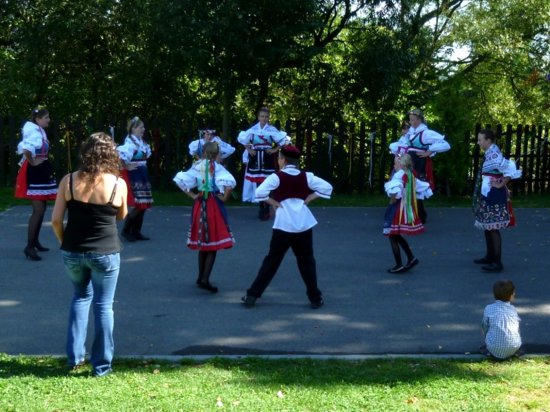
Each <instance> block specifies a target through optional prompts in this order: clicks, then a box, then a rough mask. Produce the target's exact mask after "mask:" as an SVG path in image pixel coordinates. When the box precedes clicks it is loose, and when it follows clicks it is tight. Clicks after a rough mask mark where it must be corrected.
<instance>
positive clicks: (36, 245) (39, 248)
mask: <svg viewBox="0 0 550 412" xmlns="http://www.w3.org/2000/svg"><path fill="white" fill-rule="evenodd" d="M34 248H35V249H36V250H38V251H39V252H47V251H48V250H50V248H49V247H45V246H42V245H41V244H40V242H36V243H35V244H34Z"/></svg>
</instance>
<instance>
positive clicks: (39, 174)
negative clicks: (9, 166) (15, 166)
mask: <svg viewBox="0 0 550 412" xmlns="http://www.w3.org/2000/svg"><path fill="white" fill-rule="evenodd" d="M15 197H16V198H18V199H30V200H55V198H56V197H57V181H56V179H55V175H54V172H53V167H52V165H51V163H50V161H49V160H47V159H46V160H44V161H43V162H42V163H40V164H39V165H38V166H29V162H28V161H27V160H25V161H24V162H23V164H22V165H21V167H20V168H19V172H18V173H17V179H16V181H15Z"/></svg>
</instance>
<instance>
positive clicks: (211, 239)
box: [187, 193, 235, 252]
mask: <svg viewBox="0 0 550 412" xmlns="http://www.w3.org/2000/svg"><path fill="white" fill-rule="evenodd" d="M234 244H235V239H234V238H233V233H231V228H230V227H229V223H228V220H227V212H226V210H225V206H224V204H223V202H222V201H221V200H220V199H219V198H218V197H217V196H215V195H213V194H212V193H210V194H209V196H208V198H207V199H204V198H203V196H202V195H201V196H199V197H197V199H195V202H194V203H193V211H192V213H191V227H190V228H189V232H188V234H187V246H188V247H189V248H190V249H193V250H201V251H205V252H208V251H215V250H220V249H229V248H230V247H232V246H233V245H234Z"/></svg>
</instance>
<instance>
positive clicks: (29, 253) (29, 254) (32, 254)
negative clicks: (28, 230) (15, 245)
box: [23, 246, 42, 261]
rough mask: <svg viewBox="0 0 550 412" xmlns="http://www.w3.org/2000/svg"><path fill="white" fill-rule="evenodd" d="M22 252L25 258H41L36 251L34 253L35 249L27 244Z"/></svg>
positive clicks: (35, 259) (36, 259)
mask: <svg viewBox="0 0 550 412" xmlns="http://www.w3.org/2000/svg"><path fill="white" fill-rule="evenodd" d="M23 253H24V254H25V257H26V258H27V259H30V260H34V261H38V260H42V258H41V257H40V256H38V253H36V250H35V249H34V248H33V247H32V246H27V247H26V248H25V249H23Z"/></svg>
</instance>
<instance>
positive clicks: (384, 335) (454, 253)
mask: <svg viewBox="0 0 550 412" xmlns="http://www.w3.org/2000/svg"><path fill="white" fill-rule="evenodd" d="M29 210H30V207H24V206H19V207H14V208H12V209H10V210H8V211H6V212H3V213H0V352H5V353H9V354H18V353H24V354H63V353H64V342H65V336H66V322H67V312H68V306H69V301H70V297H71V286H70V283H69V281H68V280H67V278H66V277H65V274H64V271H63V266H62V262H61V257H60V254H59V252H58V251H57V250H52V251H50V252H47V253H43V254H42V256H43V257H44V259H43V260H42V261H41V262H31V261H26V260H25V259H24V257H23V253H22V250H23V247H24V244H25V238H26V225H27V219H28V216H29ZM50 212H51V209H48V211H47V219H46V220H47V221H46V222H45V225H44V228H43V235H42V236H41V240H42V243H43V244H45V245H48V246H50V247H52V248H53V246H54V245H55V244H56V242H55V239H54V236H53V232H52V231H51V228H50V223H49V216H50ZM189 213H190V209H189V208H188V207H157V208H154V209H153V210H152V211H151V212H148V214H147V216H146V218H145V226H144V233H146V234H147V235H150V236H151V237H152V239H153V240H151V241H149V242H137V243H133V244H126V245H125V249H124V251H123V252H122V258H123V259H122V260H123V262H122V271H121V275H120V279H119V284H118V289H117V295H116V303H115V339H116V352H117V355H144V356H150V355H173V354H182V355H190V354H195V355H198V354H220V355H223V354H266V353H270V354H285V353H286V354H385V353H393V354H399V353H412V354H445V353H450V354H464V353H466V352H474V351H476V349H477V348H478V347H479V346H480V344H481V334H480V320H481V315H482V311H483V308H484V306H485V305H486V304H488V303H490V302H491V301H492V300H493V298H492V292H491V289H492V284H493V282H494V281H495V280H496V279H499V278H509V279H512V280H513V281H514V282H515V283H516V287H517V300H516V302H515V304H516V306H517V308H518V310H519V312H520V316H521V317H522V319H523V321H522V335H523V339H524V342H525V344H526V347H527V352H528V353H529V352H531V353H550V282H549V279H548V278H549V276H550V265H549V260H550V258H549V254H548V250H550V209H519V210H517V218H518V223H519V226H518V227H517V228H514V229H511V230H505V231H503V232H502V235H503V252H504V259H503V261H504V266H505V270H504V272H503V273H501V274H497V275H495V274H487V273H483V272H481V271H480V268H479V267H478V266H476V265H474V264H473V263H471V262H472V259H474V258H477V257H480V256H481V255H482V254H483V252H484V241H483V236H482V232H480V231H478V230H476V229H475V228H474V227H473V223H472V215H471V213H470V210H469V209H464V208H457V209H454V208H440V209H438V208H429V214H430V215H429V222H428V225H427V231H426V233H425V234H424V235H422V236H419V237H412V238H409V241H410V244H411V246H412V248H413V251H414V252H415V254H416V256H418V258H419V259H420V264H419V265H418V266H417V267H415V268H414V269H413V270H412V271H411V272H410V273H408V274H405V275H391V274H389V273H387V272H386V269H387V268H388V267H391V266H392V265H393V262H392V255H391V251H390V247H389V243H388V241H387V239H385V238H384V237H383V236H382V235H381V225H382V215H383V209H382V208H314V214H315V215H316V217H317V219H318V220H319V225H318V226H317V227H316V228H315V229H314V245H315V252H316V259H317V265H318V274H319V286H320V288H321V290H322V291H323V292H324V296H325V301H326V305H325V306H324V307H323V308H321V309H319V310H312V309H310V308H309V306H308V301H307V298H306V295H305V290H304V286H303V284H302V282H301V279H300V277H299V274H298V273H297V270H296V264H295V260H294V257H293V256H292V254H291V253H290V252H289V255H287V257H286V258H285V260H284V262H283V264H282V266H281V268H280V270H279V273H278V275H277V276H276V277H275V279H274V281H273V282H272V284H271V286H270V287H269V288H268V289H267V291H266V293H265V294H264V297H263V298H262V299H260V300H258V304H257V306H256V307H255V308H253V309H245V308H243V307H242V306H241V305H240V303H239V300H240V297H241V296H242V295H243V293H244V291H245V290H246V288H247V287H248V286H249V284H250V283H251V281H252V280H253V278H254V276H255V274H256V272H257V270H258V268H259V266H260V263H261V260H262V258H263V256H264V255H265V253H266V252H267V248H268V243H269V238H270V235H271V225H270V223H269V222H260V221H259V220H257V219H256V218H255V216H256V209H255V208H246V207H245V208H230V209H229V215H230V220H231V224H232V227H233V230H234V234H235V237H236V239H237V244H236V245H235V247H234V248H233V249H230V250H225V251H221V252H220V253H219V254H218V260H217V262H216V265H215V267H214V271H213V275H212V281H213V283H215V284H217V285H218V286H219V288H220V293H218V294H217V295H210V294H208V293H206V292H203V291H201V290H199V289H198V288H196V286H195V285H194V281H195V278H196V260H197V254H196V252H192V251H190V250H188V249H187V248H186V247H185V243H184V242H185V239H184V237H185V233H186V230H187V224H188V220H189Z"/></svg>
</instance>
